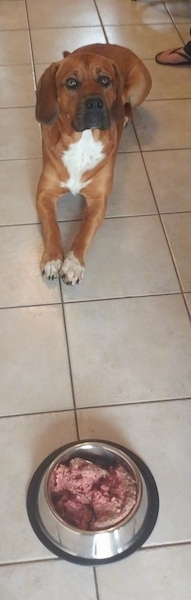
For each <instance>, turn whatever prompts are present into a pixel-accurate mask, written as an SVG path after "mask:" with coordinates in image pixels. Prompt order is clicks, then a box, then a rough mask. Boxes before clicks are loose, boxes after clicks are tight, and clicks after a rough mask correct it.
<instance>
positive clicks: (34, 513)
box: [26, 438, 159, 566]
mask: <svg viewBox="0 0 191 600" xmlns="http://www.w3.org/2000/svg"><path fill="white" fill-rule="evenodd" d="M82 442H85V443H87V442H89V443H93V442H99V443H100V444H104V443H106V444H108V445H110V446H113V447H115V448H118V449H120V450H122V452H124V453H125V454H127V456H128V457H130V458H131V459H132V460H133V461H134V462H135V464H136V466H137V468H138V470H139V471H140V474H141V476H142V477H143V479H144V483H145V485H146V490H147V499H148V506H147V511H146V515H145V519H144V522H143V524H142V526H141V528H140V531H139V534H137V535H136V537H135V540H134V542H133V544H132V545H131V547H128V548H126V549H125V550H124V551H122V552H121V553H120V554H116V555H114V556H111V557H109V558H101V559H95V558H90V559H87V558H83V557H81V556H74V555H72V554H70V553H69V552H66V551H65V550H62V549H61V548H59V547H58V546H57V545H56V544H55V543H54V542H53V541H52V538H50V537H49V536H48V533H47V532H46V530H45V527H44V525H43V523H42V521H41V517H40V514H39V510H38V494H39V489H40V485H41V482H42V478H43V476H44V475H45V472H46V470H47V468H48V466H49V465H50V463H51V462H52V461H53V460H54V459H55V458H56V457H57V456H58V455H59V454H60V453H61V452H62V451H64V450H65V449H67V448H70V447H73V446H75V445H76V444H78V440H77V441H75V442H70V443H68V444H64V445H63V446H61V447H59V448H57V449H56V450H54V451H53V452H51V453H50V454H49V455H48V456H47V457H46V458H45V459H44V460H43V461H42V462H41V463H40V465H39V466H38V467H37V469H36V471H35V472H34V474H33V477H32V479H31V481H30V483H29V487H28V491H27V498H26V505H27V513H28V518H29V521H30V524H31V526H32V529H33V531H34V533H35V534H36V536H37V537H38V539H39V540H40V541H41V543H42V544H43V545H44V546H45V547H46V548H47V549H48V550H49V551H50V552H52V553H53V554H54V555H56V556H58V557H59V558H62V559H65V560H66V561H68V562H71V563H74V564H78V565H85V566H96V565H101V564H109V563H112V562H116V561H118V560H122V559H123V558H126V557H128V556H130V555H131V554H133V553H134V552H135V551H136V550H138V549H139V548H140V547H141V546H142V545H143V544H144V543H145V542H146V540H147V539H148V537H149V536H150V534H151V532H152V530H153V529H154V526H155V523H156V521H157V517H158V512H159V493H158V488H157V485H156V482H155V479H154V477H153V475H152V473H151V471H150V469H149V467H147V465H146V464H145V463H144V461H143V460H142V459H141V458H140V457H139V456H138V455H137V454H135V453H134V452H132V450H129V449H128V448H127V447H125V446H122V445H121V444H117V443H116V442H110V441H107V440H100V439H99V440H98V439H95V438H94V439H85V440H82ZM107 531H108V530H107ZM96 534H97V532H96Z"/></svg>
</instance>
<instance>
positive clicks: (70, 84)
mask: <svg viewBox="0 0 191 600" xmlns="http://www.w3.org/2000/svg"><path fill="white" fill-rule="evenodd" d="M64 85H65V86H66V87H67V88H69V89H71V88H72V89H73V90H74V89H75V88H76V87H78V85H79V81H78V80H77V79H74V77H70V78H69V79H67V80H66V81H65V84H64Z"/></svg>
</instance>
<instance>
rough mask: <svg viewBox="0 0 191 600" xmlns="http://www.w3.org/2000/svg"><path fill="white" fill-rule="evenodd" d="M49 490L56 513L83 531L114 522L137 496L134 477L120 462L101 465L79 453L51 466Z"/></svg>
mask: <svg viewBox="0 0 191 600" xmlns="http://www.w3.org/2000/svg"><path fill="white" fill-rule="evenodd" d="M48 491H49V496H50V500H51V503H52V505H53V507H54V510H55V512H56V513H57V514H58V516H59V517H61V519H63V520H65V521H66V522H68V523H69V524H70V525H73V526H75V527H77V528H78V529H83V530H85V531H88V530H99V529H105V528H106V527H107V528H108V527H111V526H112V525H115V524H117V523H118V522H119V521H121V519H123V518H124V517H126V516H127V515H128V514H129V513H130V511H131V510H132V508H133V506H134V505H135V503H136V499H137V486H136V481H135V478H134V477H133V475H132V474H131V473H130V472H129V471H127V469H125V468H124V467H123V466H122V465H121V464H119V463H115V465H114V466H110V467H108V468H107V469H103V468H102V467H99V466H97V465H95V464H94V463H92V462H90V461H88V460H84V459H83V458H78V457H76V458H74V459H72V460H71V461H70V462H69V464H68V465H65V464H62V463H60V464H59V465H57V466H56V467H55V468H54V470H53V471H52V473H51V476H50V479H49V487H48Z"/></svg>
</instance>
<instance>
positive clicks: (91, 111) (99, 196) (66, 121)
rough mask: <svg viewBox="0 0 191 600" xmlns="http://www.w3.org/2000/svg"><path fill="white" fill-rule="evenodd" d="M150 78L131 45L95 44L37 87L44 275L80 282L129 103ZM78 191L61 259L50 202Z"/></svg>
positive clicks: (54, 68)
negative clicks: (76, 220)
mask: <svg viewBox="0 0 191 600" xmlns="http://www.w3.org/2000/svg"><path fill="white" fill-rule="evenodd" d="M150 88H151V77H150V74H149V72H148V71H147V69H146V67H145V66H144V64H143V63H142V61H141V60H140V59H139V58H138V57H137V56H136V55H135V54H134V53H133V52H131V50H127V49H126V48H122V47H120V46H115V45H110V44H93V45H90V46H85V47H84V48H80V49H78V50H75V52H73V53H72V54H70V53H69V52H65V53H64V58H63V60H61V61H59V62H56V63H53V64H52V65H50V67H48V69H46V71H45V72H44V74H43V75H42V77H41V79H40V81H39V83H38V86H37V103H36V118H37V120H38V121H39V122H40V123H41V124H42V143H43V171H42V174H41V177H40V180H39V185H38V190H37V210H38V214H39V217H40V219H41V223H42V228H43V235H44V245H45V249H44V253H43V256H42V261H41V269H42V273H43V274H45V275H46V277H48V278H49V279H50V278H51V279H54V277H58V275H60V276H61V277H62V279H63V280H64V281H65V283H67V284H71V285H73V284H74V283H79V281H81V279H82V278H83V275H84V270H85V267H84V261H85V256H86V252H87V249H88V247H89V245H90V243H91V240H92V238H93V236H94V234H95V232H96V230H97V229H98V227H99V226H100V225H101V223H102V221H103V219H104V216H105V211H106V206H107V199H108V196H109V194H110V192H111V188H112V182H113V174H114V166H115V160H116V153H117V149H118V145H119V141H120V137H121V133H122V129H123V125H124V119H125V124H126V122H127V121H128V119H131V107H134V106H137V105H139V104H141V102H142V101H143V100H144V98H145V97H146V96H147V94H148V93H149V91H150ZM68 191H70V192H72V194H74V195H75V194H77V193H81V194H83V196H84V197H85V200H86V204H87V207H86V209H85V211H84V215H83V219H82V223H81V229H80V231H79V233H78V235H77V237H76V238H75V240H74V242H73V244H72V247H71V251H70V252H69V254H67V256H66V257H65V259H64V254H63V249H62V245H61V237H60V230H59V227H58V224H57V222H56V217H55V203H56V201H57V199H58V198H59V196H61V195H62V194H64V193H66V192H68Z"/></svg>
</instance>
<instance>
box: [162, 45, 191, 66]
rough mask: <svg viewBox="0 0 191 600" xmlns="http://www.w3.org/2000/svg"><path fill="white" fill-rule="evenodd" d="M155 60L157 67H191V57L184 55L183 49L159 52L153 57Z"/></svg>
mask: <svg viewBox="0 0 191 600" xmlns="http://www.w3.org/2000/svg"><path fill="white" fill-rule="evenodd" d="M182 59H183V60H182ZM155 60H156V62H157V63H158V64H159V65H170V66H173V67H175V66H177V65H191V56H188V54H186V53H185V51H184V47H182V48H176V49H173V50H171V49H170V50H165V51H164V52H159V54H157V55H156V56H155Z"/></svg>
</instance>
